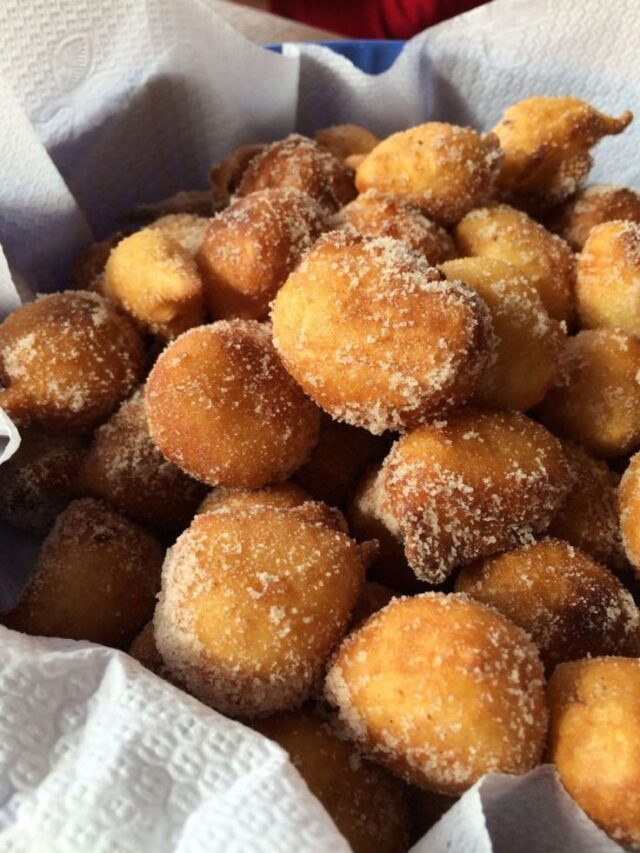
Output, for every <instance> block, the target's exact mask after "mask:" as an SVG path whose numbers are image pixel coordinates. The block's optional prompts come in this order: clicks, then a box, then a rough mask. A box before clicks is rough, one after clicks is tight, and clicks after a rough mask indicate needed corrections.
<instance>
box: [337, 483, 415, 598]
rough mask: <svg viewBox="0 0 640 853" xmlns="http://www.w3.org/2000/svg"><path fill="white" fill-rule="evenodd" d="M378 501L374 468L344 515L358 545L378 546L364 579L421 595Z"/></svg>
mask: <svg viewBox="0 0 640 853" xmlns="http://www.w3.org/2000/svg"><path fill="white" fill-rule="evenodd" d="M382 497H383V496H382V490H381V488H380V470H379V469H376V468H374V469H372V470H370V471H368V472H367V474H366V475H365V476H364V477H363V479H362V480H361V481H360V484H359V485H358V488H357V490H356V493H355V495H354V496H353V500H352V501H351V503H350V504H349V508H348V511H347V518H348V520H349V530H350V531H351V533H352V535H353V536H355V538H356V539H357V540H358V542H367V541H369V540H371V539H375V540H376V541H377V542H378V553H377V555H376V558H375V560H374V561H373V562H372V564H371V566H370V567H369V569H368V571H367V576H368V577H369V578H371V579H372V580H374V581H379V582H380V583H382V584H384V585H386V586H388V587H390V588H391V589H394V590H399V591H400V592H406V593H414V592H420V591H424V590H425V589H426V586H425V584H424V583H422V582H421V581H419V580H418V578H417V577H416V576H415V573H414V571H413V569H412V568H411V567H410V566H409V564H408V563H407V558H406V557H405V554H404V545H403V542H402V534H401V533H400V529H399V526H398V525H397V524H396V522H395V520H394V519H393V518H391V516H390V515H389V513H386V512H384V510H383V506H382Z"/></svg>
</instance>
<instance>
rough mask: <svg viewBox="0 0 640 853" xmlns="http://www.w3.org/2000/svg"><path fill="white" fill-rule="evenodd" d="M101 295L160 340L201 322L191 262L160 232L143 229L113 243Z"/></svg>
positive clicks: (200, 302)
mask: <svg viewBox="0 0 640 853" xmlns="http://www.w3.org/2000/svg"><path fill="white" fill-rule="evenodd" d="M102 293H103V294H104V295H105V296H108V297H109V299H113V300H114V302H116V303H117V304H118V305H120V306H121V307H122V308H123V309H124V310H125V311H126V312H127V313H128V314H130V315H131V316H132V317H133V318H134V319H135V320H137V322H138V323H140V325H141V326H143V327H144V328H145V329H148V330H149V331H150V332H153V334H155V335H158V337H160V338H162V339H163V340H170V339H171V338H175V337H176V335H179V334H180V333H181V332H184V331H185V330H186V329H190V328H191V327H192V326H198V325H199V324H200V323H202V322H203V321H204V306H203V295H202V281H201V280H200V276H199V274H198V270H197V267H196V264H195V261H194V259H193V258H192V257H191V255H190V254H189V252H188V251H186V249H184V248H183V247H182V245H181V244H180V243H179V242H178V241H177V240H175V239H174V238H173V237H170V236H169V235H168V234H167V233H165V232H164V231H163V230H161V229H155V228H145V229H143V230H142V231H138V232H136V233H135V234H132V235H131V236H130V237H126V238H125V239H124V240H122V241H121V242H120V243H118V245H117V246H116V247H115V249H114V250H113V251H112V252H111V254H110V255H109V260H108V261H107V266H106V268H105V274H104V280H103V284H102Z"/></svg>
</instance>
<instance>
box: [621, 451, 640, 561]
mask: <svg viewBox="0 0 640 853" xmlns="http://www.w3.org/2000/svg"><path fill="white" fill-rule="evenodd" d="M619 508H620V529H621V532H622V541H623V542H624V549H625V553H626V555H627V558H628V560H629V562H630V563H631V565H632V566H633V567H634V569H635V572H636V574H637V575H638V577H640V453H636V455H635V456H634V457H633V458H632V459H631V462H630V463H629V466H628V468H627V470H626V471H625V472H624V474H623V475H622V480H621V481H620V491H619Z"/></svg>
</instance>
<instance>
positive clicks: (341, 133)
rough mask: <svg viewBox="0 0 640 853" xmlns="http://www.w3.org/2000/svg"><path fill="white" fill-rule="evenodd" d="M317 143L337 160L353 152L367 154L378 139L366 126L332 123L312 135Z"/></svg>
mask: <svg viewBox="0 0 640 853" xmlns="http://www.w3.org/2000/svg"><path fill="white" fill-rule="evenodd" d="M313 138H314V139H315V141H316V142H317V143H318V145H322V147H323V148H326V149H327V151H330V152H331V153H332V154H333V156H334V157H337V158H338V160H346V159H347V157H351V156H352V155H354V154H368V153H369V152H370V151H372V150H373V149H374V148H375V147H376V145H378V143H379V142H380V139H379V138H378V137H377V136H376V135H375V134H374V133H371V131H370V130H367V129H366V127H360V126H359V125H357V124H334V125H333V126H332V127H324V128H323V129H322V130H319V131H317V133H316V134H315V136H314V137H313Z"/></svg>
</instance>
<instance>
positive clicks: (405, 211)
mask: <svg viewBox="0 0 640 853" xmlns="http://www.w3.org/2000/svg"><path fill="white" fill-rule="evenodd" d="M338 219H339V221H340V222H343V223H345V224H347V225H350V226H351V227H352V228H353V229H354V230H355V231H357V232H358V233H359V234H366V235H368V236H369V237H393V238H394V239H395V240H402V242H403V243H406V244H407V245H408V246H409V248H410V249H413V251H414V252H419V253H420V254H421V255H424V256H425V258H426V259H427V261H428V262H429V263H430V264H440V263H442V262H443V261H446V260H448V259H449V258H454V257H455V256H456V247H455V244H454V242H453V240H452V239H451V237H450V236H449V235H448V234H447V232H446V231H445V230H444V228H440V226H439V225H435V223H433V222H431V220H429V219H427V218H426V216H423V215H422V213H421V212H420V210H419V208H417V207H415V206H414V205H412V204H411V203H410V202H408V201H407V200H406V199H405V198H403V197H402V196H399V195H391V193H383V192H380V191H379V190H375V189H372V190H367V191H366V192H364V193H361V195H359V196H358V197H357V198H355V199H354V200H353V201H352V202H350V203H349V204H348V205H347V206H346V207H343V208H342V210H341V211H340V213H339V214H338Z"/></svg>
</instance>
